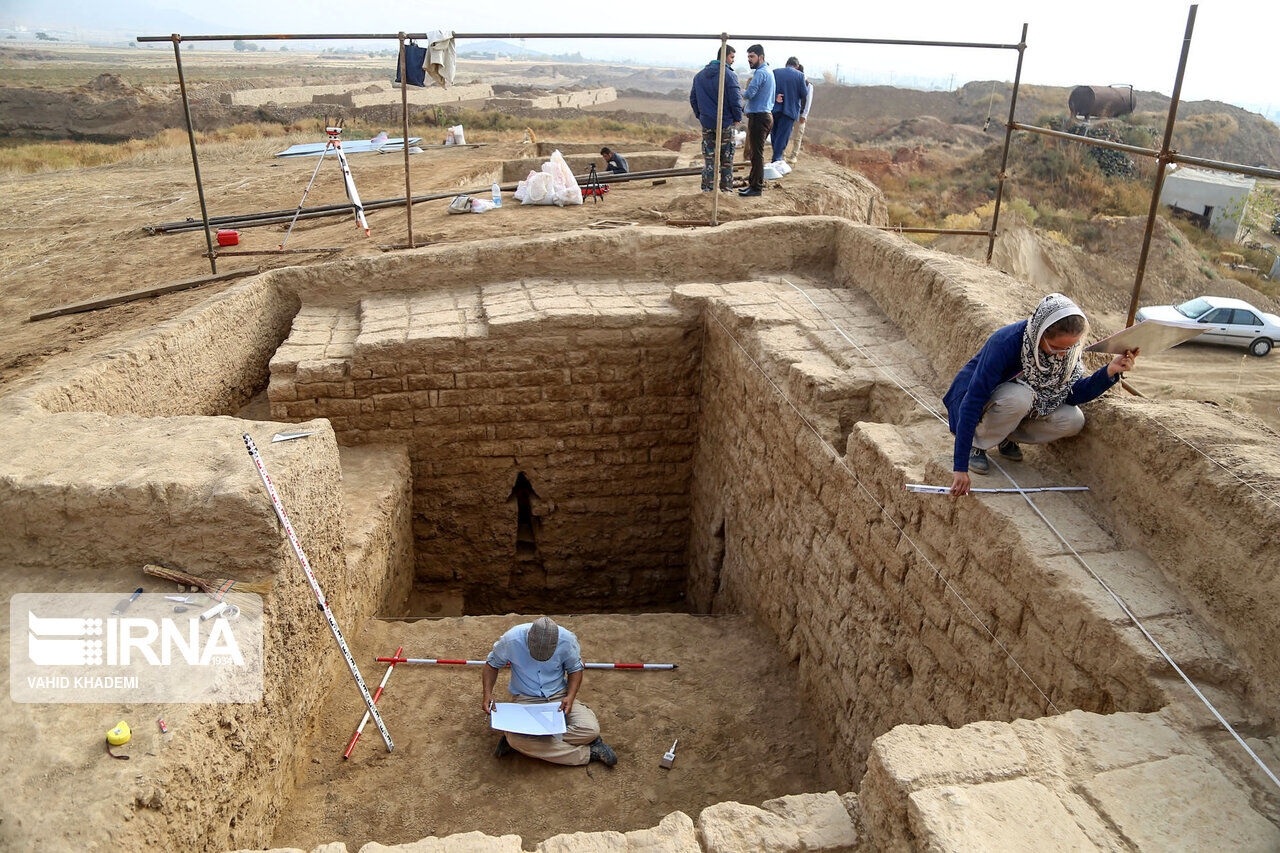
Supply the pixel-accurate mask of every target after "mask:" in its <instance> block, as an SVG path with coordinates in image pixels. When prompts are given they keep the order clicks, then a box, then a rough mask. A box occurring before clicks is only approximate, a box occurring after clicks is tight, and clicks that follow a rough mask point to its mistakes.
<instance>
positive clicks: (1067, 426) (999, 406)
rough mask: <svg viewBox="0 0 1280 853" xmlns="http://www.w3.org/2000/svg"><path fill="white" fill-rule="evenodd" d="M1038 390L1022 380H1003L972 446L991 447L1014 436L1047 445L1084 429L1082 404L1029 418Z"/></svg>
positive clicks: (1063, 407) (1027, 441) (993, 395)
mask: <svg viewBox="0 0 1280 853" xmlns="http://www.w3.org/2000/svg"><path fill="white" fill-rule="evenodd" d="M1035 401H1036V392H1034V391H1032V390H1031V389H1030V388H1028V387H1027V386H1026V385H1023V384H1022V383H1020V382H1001V383H1000V384H999V385H997V386H996V390H995V391H994V392H992V394H991V399H990V400H989V401H988V402H987V408H986V410H985V411H983V413H982V420H980V421H978V427H977V429H975V430H974V431H973V446H974V447H977V448H978V449H980V450H990V449H991V448H993V447H996V446H998V445H999V444H1000V442H1002V441H1004V440H1005V439H1007V438H1011V439H1013V440H1014V441H1016V442H1018V443H1019V444H1048V443H1049V442H1051V441H1054V440H1056V439H1059V438H1066V437H1067V436H1072V435H1075V434H1076V433H1078V432H1080V430H1082V429H1084V412H1082V411H1080V407H1079V406H1068V405H1065V404H1064V405H1061V406H1059V407H1058V408H1056V409H1054V410H1053V411H1052V412H1050V413H1049V414H1048V415H1046V416H1044V417H1043V418H1029V417H1027V415H1028V414H1029V413H1030V412H1031V406H1032V405H1033V404H1034V403H1035Z"/></svg>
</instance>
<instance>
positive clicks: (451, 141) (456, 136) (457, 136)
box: [444, 124, 467, 145]
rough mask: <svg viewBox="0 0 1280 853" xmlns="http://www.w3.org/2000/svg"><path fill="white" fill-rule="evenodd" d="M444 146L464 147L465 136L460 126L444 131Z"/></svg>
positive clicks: (456, 125)
mask: <svg viewBox="0 0 1280 853" xmlns="http://www.w3.org/2000/svg"><path fill="white" fill-rule="evenodd" d="M444 144H445V145H466V144H467V135H466V134H465V133H463V132H462V125H460V124H455V125H454V126H453V127H451V128H449V129H448V130H447V131H445V134H444Z"/></svg>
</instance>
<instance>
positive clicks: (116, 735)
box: [107, 720, 133, 746]
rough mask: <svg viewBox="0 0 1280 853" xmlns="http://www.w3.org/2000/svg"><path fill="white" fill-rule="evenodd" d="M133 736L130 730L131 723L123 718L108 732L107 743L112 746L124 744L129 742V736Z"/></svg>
mask: <svg viewBox="0 0 1280 853" xmlns="http://www.w3.org/2000/svg"><path fill="white" fill-rule="evenodd" d="M131 737H133V734H132V733H131V732H130V731H129V724H128V723H126V722H125V721H124V720H121V721H120V722H118V723H116V727H115V728H114V729H112V730H111V731H109V732H107V743H109V744H111V745H112V746H122V745H123V744H126V743H128V742H129V738H131Z"/></svg>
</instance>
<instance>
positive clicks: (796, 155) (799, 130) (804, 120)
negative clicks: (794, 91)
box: [787, 63, 813, 166]
mask: <svg viewBox="0 0 1280 853" xmlns="http://www.w3.org/2000/svg"><path fill="white" fill-rule="evenodd" d="M796 68H798V69H800V73H801V74H804V66H803V65H801V64H799V63H796ZM804 84H805V86H807V87H808V89H807V94H808V97H806V98H805V99H804V110H803V111H802V112H801V113H800V120H799V121H798V122H796V125H797V127H796V144H795V145H793V146H792V148H791V157H790V158H788V160H787V162H788V163H790V164H791V165H792V166H794V165H795V164H796V161H797V160H799V159H800V145H801V143H803V142H804V127H805V125H806V124H808V119H809V110H810V109H812V108H813V84H812V83H810V82H809V78H808V75H805V81H804Z"/></svg>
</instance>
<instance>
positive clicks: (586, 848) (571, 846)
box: [534, 830, 627, 853]
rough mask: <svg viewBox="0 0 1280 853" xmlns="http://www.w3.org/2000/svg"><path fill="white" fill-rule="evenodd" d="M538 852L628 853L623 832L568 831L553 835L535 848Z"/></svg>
mask: <svg viewBox="0 0 1280 853" xmlns="http://www.w3.org/2000/svg"><path fill="white" fill-rule="evenodd" d="M534 850H535V851H536V853H627V837H626V836H625V835H623V834H622V833H621V832H614V831H612V830H607V831H605V832H567V833H562V834H560V835H553V836H552V837H551V838H548V839H547V840H546V841H543V842H542V843H541V844H539V845H538V846H537V847H535V848H534Z"/></svg>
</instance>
